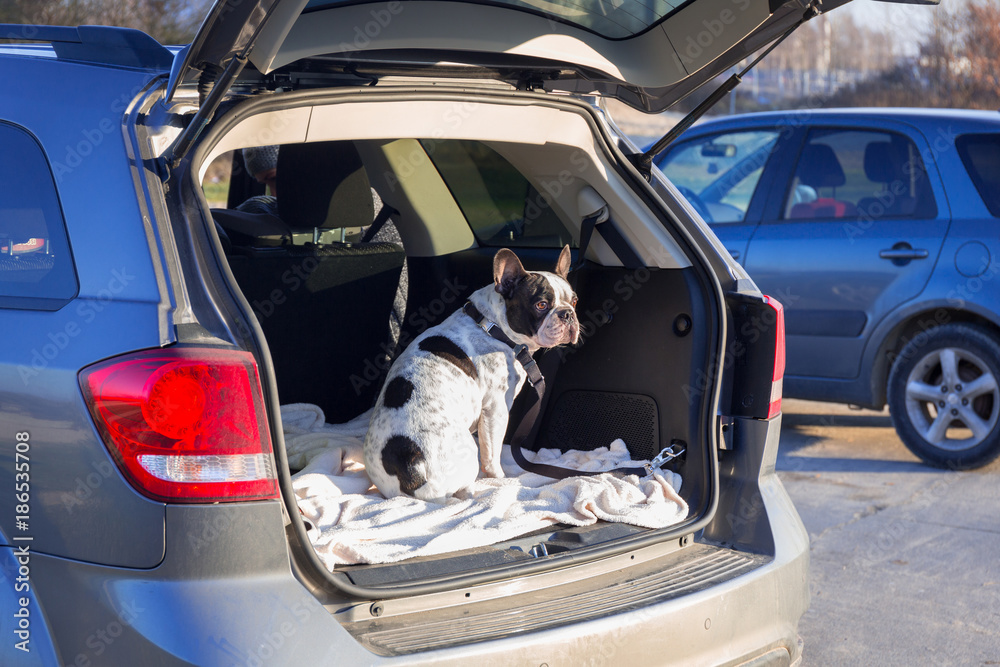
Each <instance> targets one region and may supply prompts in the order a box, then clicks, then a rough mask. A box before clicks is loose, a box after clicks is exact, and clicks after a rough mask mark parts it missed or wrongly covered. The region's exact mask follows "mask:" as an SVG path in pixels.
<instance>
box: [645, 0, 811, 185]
mask: <svg viewBox="0 0 1000 667" xmlns="http://www.w3.org/2000/svg"><path fill="white" fill-rule="evenodd" d="M818 4H819V3H817V2H813V3H812V4H810V5H809V7H808V8H807V9H806V11H805V13H803V14H802V18H801V19H799V20H798V21H796V22H795V23H794V24H793V25H792V26H791V27H790V28H789V29H788V30H786V31H785V32H784V33H783V34H782V35H781V36H780V37H778V39H776V40H774V41H773V42H772V43H771V45H770V46H769V47H767V48H766V49H764V51H763V52H762V53H761V54H760V55H759V56H757V57H756V58H754V60H753V62H751V63H750V64H749V65H747V66H746V67H744V68H743V70H742V71H740V72H737V73H735V74H733V75H732V76H730V77H729V78H728V79H726V80H725V81H724V82H723V84H722V85H721V86H719V87H718V88H716V89H715V90H713V91H712V94H711V95H709V96H708V97H707V98H706V99H705V100H704V101H703V102H702V103H701V104H699V105H698V106H696V107H695V108H694V109H692V110H691V111H690V112H689V113H688V115H686V116H684V118H681V120H680V121H679V122H678V123H677V124H676V125H674V126H673V127H672V128H671V129H670V131H669V132H667V133H666V134H665V135H663V136H662V137H660V139H659V140H657V141H656V142H655V143H654V144H653V145H652V146H650V147H649V149H648V150H646V152H645V153H634V154H632V155H630V156H629V158H630V159H631V160H632V164H634V165H635V168H636V169H638V170H639V173H641V174H642V176H643V178H645V179H646V180H647V181H648V180H649V178H650V172H651V170H652V168H653V158H654V157H656V155H657V154H658V153H659V152H660V151H662V150H663V149H664V148H666V147H667V146H669V145H670V144H671V143H673V141H674V140H675V139H676V138H677V137H679V136H680V135H681V134H683V133H684V131H685V130H687V129H688V128H689V127H691V126H692V125H694V124H695V122H696V121H697V120H698V119H699V118H701V117H702V116H704V115H705V112H707V111H708V110H709V109H711V108H712V107H713V106H715V104H716V103H717V102H718V101H719V100H721V99H722V98H723V97H725V96H726V95H727V94H729V93H730V92H732V90H733V88H735V87H736V86H738V85H739V84H740V82H741V81H742V80H743V77H744V76H745V75H746V73H747V72H749V71H750V70H752V69H753V68H754V67H756V66H757V63H759V62H760V61H761V60H763V58H764V56H766V55H767V54H769V53H771V51H773V50H774V49H775V48H776V47H777V46H778V45H779V44H781V43H782V42H783V41H785V38H786V37H788V36H789V35H791V34H792V33H793V32H795V31H796V30H797V29H798V27H799V26H801V25H802V24H803V23H805V22H806V21H808V20H810V19H812V18H814V17H816V16H818V15H819V13H820V11H819V8H818Z"/></svg>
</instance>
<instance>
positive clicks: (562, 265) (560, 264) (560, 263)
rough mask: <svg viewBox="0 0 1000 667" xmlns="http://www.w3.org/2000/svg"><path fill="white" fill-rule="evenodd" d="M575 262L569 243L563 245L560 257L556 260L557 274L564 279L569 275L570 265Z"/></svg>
mask: <svg viewBox="0 0 1000 667" xmlns="http://www.w3.org/2000/svg"><path fill="white" fill-rule="evenodd" d="M572 262H573V255H572V254H570V251H569V244H566V245H564V246H563V249H562V252H561V253H559V259H557V260H556V275H557V276H559V277H560V278H562V279H563V280H565V279H566V277H567V276H568V275H569V267H570V264H571V263H572Z"/></svg>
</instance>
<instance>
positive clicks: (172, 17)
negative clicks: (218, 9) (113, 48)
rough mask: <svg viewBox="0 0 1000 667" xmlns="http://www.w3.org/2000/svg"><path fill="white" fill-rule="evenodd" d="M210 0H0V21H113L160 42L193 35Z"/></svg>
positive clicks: (182, 40)
mask: <svg viewBox="0 0 1000 667" xmlns="http://www.w3.org/2000/svg"><path fill="white" fill-rule="evenodd" d="M211 4H212V2H211V0H0V21H3V22H5V23H22V24H36V25H88V24H89V25H117V26H124V27H128V28H136V29H138V30H142V31H143V32H146V33H148V34H150V35H152V36H153V37H154V38H156V39H157V40H159V41H160V42H161V43H163V44H184V43H187V42H189V41H191V39H192V38H193V37H194V34H195V32H196V30H197V29H198V26H199V25H200V24H201V21H202V19H203V18H204V16H205V15H206V14H207V12H208V8H209V7H210V6H211Z"/></svg>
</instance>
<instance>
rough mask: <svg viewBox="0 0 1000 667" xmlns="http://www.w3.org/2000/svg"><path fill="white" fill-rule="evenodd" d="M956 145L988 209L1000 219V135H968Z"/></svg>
mask: <svg viewBox="0 0 1000 667" xmlns="http://www.w3.org/2000/svg"><path fill="white" fill-rule="evenodd" d="M955 145H956V146H957V147H958V154H959V155H960V156H961V158H962V162H963V163H964V164H965V168H966V170H967V171H968V172H969V177H970V178H972V182H973V183H975V185H976V189H977V190H979V196H980V197H982V198H983V202H984V203H985V204H986V208H988V209H989V210H990V214H992V215H993V217H995V218H1000V134H966V135H963V136H961V137H959V138H958V139H956V140H955Z"/></svg>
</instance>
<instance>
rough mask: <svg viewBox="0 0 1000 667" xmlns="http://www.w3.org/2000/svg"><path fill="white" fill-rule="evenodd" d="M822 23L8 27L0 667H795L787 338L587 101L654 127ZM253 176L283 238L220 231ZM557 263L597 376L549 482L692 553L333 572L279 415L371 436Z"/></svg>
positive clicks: (492, 7)
mask: <svg viewBox="0 0 1000 667" xmlns="http://www.w3.org/2000/svg"><path fill="white" fill-rule="evenodd" d="M836 4H837V3H836V2H835V3H824V5H823V6H822V8H823V9H829V8H830V7H831V6H835V5H836ZM818 9H819V6H818V5H817V6H809V7H806V6H804V5H802V4H800V3H799V2H789V3H785V4H781V3H779V2H774V1H773V0H743V1H742V2H739V3H730V2H728V1H727V2H713V1H712V0H691V1H690V2H686V3H683V4H677V5H676V6H675V5H674V4H672V3H666V4H662V5H655V6H645V5H643V6H639V4H638V3H631V2H625V3H614V4H613V6H612V5H608V6H605V5H604V4H602V3H586V4H583V5H579V4H575V3H573V4H571V3H545V4H541V3H538V4H536V3H520V2H494V3H490V4H473V3H465V2H425V1H418V0H411V1H405V2H389V3H364V2H362V3H353V2H352V3H335V2H323V1H316V0H312V1H310V2H305V1H304V0H298V1H285V0H281V1H280V2H279V1H274V2H269V1H264V0H260V1H256V2H242V3H240V2H219V3H217V4H216V5H215V6H214V7H213V8H212V10H211V12H210V14H209V16H208V17H207V18H206V20H205V23H204V24H203V26H202V29H201V31H200V33H199V34H198V36H197V38H196V39H195V40H194V42H193V43H192V44H190V45H188V46H185V47H182V48H175V47H171V48H165V47H163V46H161V45H159V44H157V43H156V42H154V41H153V40H151V39H150V38H148V37H147V36H145V35H143V34H141V33H137V32H135V31H130V30H124V29H117V28H106V27H94V26H83V27H79V28H67V27H46V26H4V29H3V34H4V35H5V36H8V37H9V36H13V37H15V38H24V39H27V40H30V41H31V42H32V43H29V44H23V43H12V44H8V45H6V46H4V47H2V49H0V81H2V82H3V84H4V89H5V90H6V91H8V94H5V95H3V96H2V98H0V145H3V147H4V150H3V153H2V154H3V156H4V160H3V161H2V162H0V173H2V182H3V184H4V188H3V191H2V193H0V248H2V256H0V331H2V334H0V340H2V343H3V344H2V345H0V489H2V490H3V493H2V494H0V497H2V501H0V531H2V532H0V541H2V547H3V548H2V549H0V563H2V565H0V573H2V575H3V579H4V585H3V586H2V587H0V609H2V610H3V618H4V620H3V621H2V623H0V627H2V628H3V636H4V637H5V639H4V641H3V642H2V643H0V663H3V664H10V665H13V664H19V665H29V664H39V665H54V664H65V665H80V666H81V667H86V666H87V665H182V664H185V665H187V664H197V665H234V664H238V665H262V664H285V665H332V664H338V665H339V664H380V665H381V664H463V665H465V664H469V663H470V662H478V663H483V664H487V663H488V664H498V663H507V664H520V663H531V664H549V665H556V664H574V665H577V664H602V663H624V662H630V663H650V664H651V663H663V664H666V663H674V664H743V663H746V662H752V663H753V664H757V665H763V664H775V665H787V664H793V663H797V662H799V661H800V659H801V655H802V647H801V646H800V643H799V641H798V638H797V634H796V628H797V624H798V620H799V618H800V616H801V615H802V613H803V612H804V611H805V609H806V607H807V605H808V599H809V597H808V587H807V564H808V553H809V552H808V537H807V535H806V533H805V531H804V529H803V526H802V524H801V522H800V521H799V519H798V516H797V514H796V512H795V510H794V508H793V506H792V504H791V502H790V501H789V498H788V496H787V495H786V493H785V491H784V490H783V488H782V486H781V484H780V482H779V481H778V479H777V477H776V476H775V472H774V462H775V456H776V450H777V446H778V434H779V428H780V422H781V416H780V407H781V387H782V377H783V366H784V332H783V319H782V317H783V315H782V314H783V310H782V307H781V304H780V303H779V302H778V301H777V300H775V299H774V298H770V297H766V296H764V295H763V294H762V293H761V292H760V291H759V290H758V288H757V286H756V285H755V283H754V281H753V280H751V278H750V277H749V276H748V275H747V273H746V272H745V271H744V269H743V268H742V267H741V266H740V265H739V263H738V262H736V261H734V260H733V259H732V258H731V257H730V255H729V253H728V252H727V251H726V249H725V248H724V247H723V245H721V244H720V242H719V241H718V240H717V239H716V238H715V236H714V235H713V234H712V233H711V231H710V230H709V228H708V227H707V226H706V225H705V224H704V223H703V222H702V221H701V220H700V218H699V216H698V215H697V214H696V213H695V212H694V211H693V209H691V208H690V206H689V204H688V203H687V202H686V201H685V200H684V199H683V197H682V196H681V195H680V194H679V193H678V191H677V190H676V189H675V188H674V187H673V186H672V185H671V184H670V183H669V182H668V181H666V180H665V179H664V178H663V177H662V176H661V175H659V174H657V173H656V172H655V171H654V172H653V173H652V174H650V173H649V171H648V169H647V168H645V167H644V165H645V164H646V163H647V162H648V158H649V157H650V156H648V155H646V156H642V155H641V153H640V151H638V150H637V149H636V147H635V146H633V145H632V144H631V143H630V142H629V141H628V140H627V139H625V138H624V137H623V136H622V135H621V134H620V133H619V132H618V131H617V130H616V129H615V126H614V124H613V122H612V121H611V120H610V119H609V118H608V117H607V115H606V114H605V113H604V112H603V111H602V109H601V107H600V105H599V104H597V105H595V96H596V97H610V98H617V99H619V100H621V101H623V102H625V103H627V104H630V105H632V106H634V107H637V108H641V109H643V110H645V111H650V112H655V111H660V110H662V109H664V108H666V107H667V106H669V105H670V104H672V103H673V102H674V101H676V100H677V99H679V98H681V97H683V96H684V95H686V94H687V93H688V92H690V91H691V90H693V89H695V88H696V87H698V86H699V85H701V84H703V83H704V82H706V81H709V80H711V79H712V78H713V77H714V76H715V75H717V74H718V73H719V72H722V71H724V70H725V69H726V68H727V67H729V66H730V65H731V64H733V63H734V62H736V61H738V60H739V59H741V58H742V57H743V54H745V53H749V52H752V51H754V50H756V49H758V48H760V47H761V46H763V45H764V44H766V43H768V42H769V41H771V40H772V39H774V38H775V37H776V36H778V35H780V34H783V33H785V32H787V31H789V30H790V29H792V28H794V27H795V26H796V25H798V24H799V23H801V22H802V21H804V20H806V19H808V18H810V17H812V16H814V15H816V14H817V13H818ZM691 40H693V41H691ZM261 146H280V151H279V153H278V164H277V176H276V178H277V202H276V206H277V207H276V209H273V210H271V211H270V212H266V211H265V212H261V211H259V210H257V211H251V212H248V211H246V210H240V206H241V205H242V202H237V200H238V199H240V198H241V197H237V196H236V195H235V194H234V193H236V192H237V190H238V187H239V183H240V182H243V184H244V185H247V186H248V187H249V186H253V182H252V181H251V180H250V179H249V178H247V177H246V176H245V175H243V176H242V181H241V175H240V174H239V173H237V172H238V171H239V169H238V165H239V163H238V162H235V161H234V164H236V165H237V169H235V170H234V171H233V175H232V178H231V180H230V194H232V195H233V201H232V202H231V205H222V206H214V207H213V206H210V205H209V202H208V201H207V199H206V196H205V192H204V190H203V186H204V185H205V182H206V180H208V179H207V177H206V174H207V172H208V169H209V166H210V165H211V164H212V163H213V162H215V161H216V160H217V159H218V158H219V157H220V156H225V155H227V154H231V152H233V151H236V152H239V151H241V150H242V149H244V148H253V147H261ZM232 154H235V153H232ZM222 159H223V160H225V159H226V158H225V157H223V158H222ZM647 178H648V180H647ZM372 190H374V191H375V193H376V194H377V195H378V200H379V201H380V202H381V205H380V208H379V204H378V203H377V202H376V200H375V198H374V197H373V195H372ZM272 203H274V202H272ZM376 209H378V211H379V212H378V213H377V214H376ZM389 224H391V228H392V229H393V230H394V232H393V234H394V236H390V237H388V240H385V239H386V238H387V237H379V236H377V233H378V232H381V231H383V230H388V229H390V227H383V225H389ZM380 228H381V229H380ZM380 239H382V240H380ZM567 244H568V245H570V246H571V247H573V249H574V259H575V265H576V267H577V268H576V269H575V271H574V273H573V280H574V282H575V289H576V291H577V294H578V296H579V303H578V306H577V311H578V313H579V315H580V319H581V326H582V329H583V336H582V337H583V339H584V342H583V344H582V345H580V346H579V347H578V348H574V349H571V350H564V351H562V352H559V353H556V355H557V356H555V357H554V361H555V362H556V363H554V364H549V365H550V366H551V368H550V369H548V370H546V375H547V378H546V379H547V381H548V382H547V383H548V392H547V393H546V398H545V402H544V405H543V409H542V415H541V417H540V422H539V426H538V435H537V438H536V439H535V442H534V446H535V447H536V448H539V447H546V448H550V449H551V448H555V449H557V450H561V449H575V450H579V451H589V450H593V449H594V448H598V447H604V446H605V445H607V443H608V441H609V438H612V437H619V438H622V439H623V440H624V441H625V442H626V443H627V445H628V447H629V448H630V451H629V454H630V455H631V456H632V457H633V458H635V459H636V460H655V462H656V463H657V464H659V463H664V466H665V467H664V469H663V470H664V471H669V472H670V473H671V474H674V475H678V476H679V477H680V478H681V479H682V480H683V483H682V485H680V492H679V493H680V498H681V499H682V500H683V503H684V505H685V506H686V507H687V508H688V511H687V513H686V515H685V516H683V517H682V518H681V519H680V520H679V521H677V522H675V523H673V524H671V525H669V526H665V527H658V528H644V527H640V526H634V525H629V524H627V523H619V522H615V521H609V520H601V521H597V522H595V523H593V524H591V525H588V526H583V527H574V526H571V525H563V524H555V525H551V526H549V527H547V528H545V529H543V530H535V531H532V532H530V533H529V534H526V535H521V536H518V537H517V538H515V539H510V540H505V541H502V542H500V543H496V544H491V545H485V546H477V547H469V548H464V547H463V545H457V546H455V547H452V548H450V549H449V550H447V551H446V552H444V553H439V554H436V555H433V556H427V557H421V558H413V559H406V560H399V561H394V562H386V563H382V564H364V563H351V564H338V565H335V566H329V565H328V563H326V562H325V561H323V560H321V559H320V557H319V556H318V554H317V548H318V547H316V545H315V543H314V537H315V531H316V529H317V526H316V525H312V524H310V523H308V522H307V521H306V520H305V519H304V517H303V511H302V510H301V508H300V505H299V503H298V501H299V498H298V497H297V496H296V493H295V490H296V489H295V486H294V484H295V481H294V479H293V475H297V473H298V468H299V466H298V464H297V460H296V459H295V457H294V456H292V453H290V450H289V447H288V446H287V443H288V442H290V440H289V438H290V434H291V433H292V430H290V429H291V424H290V423H289V421H288V420H287V416H288V413H287V412H283V409H282V408H283V406H284V407H285V408H286V409H287V408H288V407H289V406H290V405H293V404H297V405H301V404H303V403H306V404H311V405H315V406H319V407H320V408H322V410H323V411H324V413H325V419H326V421H327V422H329V423H331V424H340V423H345V422H349V421H350V420H352V419H354V418H356V417H358V416H359V415H363V414H364V413H365V411H366V410H367V409H368V408H370V406H371V404H372V401H373V400H374V399H375V396H376V395H377V391H378V387H379V380H380V375H381V374H382V373H383V372H384V369H385V368H386V367H387V365H388V363H389V362H390V361H391V358H392V356H393V355H394V354H396V353H397V352H398V349H399V348H401V347H403V346H405V344H406V343H407V342H408V341H410V340H412V339H413V337H414V336H415V335H417V334H418V333H419V332H421V331H423V330H424V329H426V328H427V327H428V326H430V325H431V324H433V323H435V322H437V321H440V319H441V318H442V317H444V316H445V315H446V314H447V313H448V312H451V311H452V310H454V309H456V308H458V307H459V306H460V305H461V303H462V301H463V300H464V298H465V297H466V296H467V295H468V293H469V292H470V291H471V290H473V289H476V288H477V287H479V286H481V285H484V284H488V283H489V282H490V280H491V275H492V274H491V267H492V258H493V256H494V254H495V253H496V251H497V249H498V248H502V247H511V248H514V249H516V251H517V253H518V255H519V256H520V257H521V258H522V261H523V262H524V263H525V265H526V266H528V268H545V269H549V268H550V267H551V266H553V265H554V262H555V259H556V257H557V256H558V253H559V250H560V248H562V247H563V246H564V245H567ZM404 274H405V276H406V278H405V280H404V279H403V276H404ZM400 297H401V298H400ZM552 360H553V359H552V358H550V361H552ZM543 361H544V359H543ZM513 409H514V412H515V413H517V411H518V410H519V409H522V408H520V407H519V404H517V403H515V404H514V408H513ZM668 458H669V459H671V460H670V461H669V462H667V461H666V459H668ZM651 470H652V471H653V472H655V471H656V466H655V465H653V464H651ZM664 474H665V473H664ZM633 477H636V476H633ZM378 518H379V519H381V520H384V521H385V522H389V521H391V520H392V517H390V516H379V517H378Z"/></svg>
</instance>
